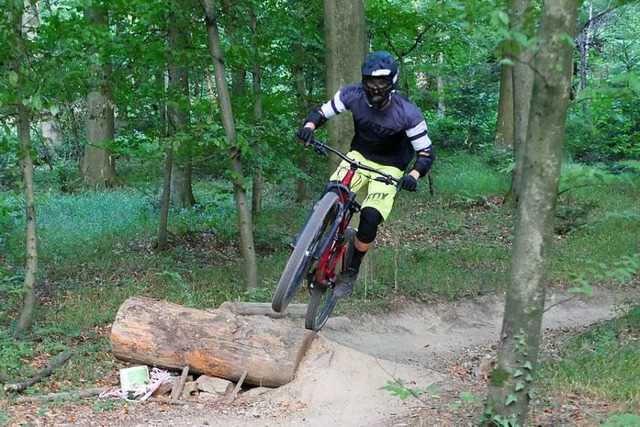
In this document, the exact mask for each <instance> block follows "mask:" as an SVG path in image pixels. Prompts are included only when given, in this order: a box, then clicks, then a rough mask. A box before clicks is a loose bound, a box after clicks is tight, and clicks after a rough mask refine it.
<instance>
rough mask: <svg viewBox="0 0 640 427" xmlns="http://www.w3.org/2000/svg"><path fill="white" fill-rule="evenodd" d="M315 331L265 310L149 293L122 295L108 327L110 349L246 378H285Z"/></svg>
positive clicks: (135, 358) (275, 381) (255, 381)
mask: <svg viewBox="0 0 640 427" xmlns="http://www.w3.org/2000/svg"><path fill="white" fill-rule="evenodd" d="M315 337H316V334H315V333H314V332H311V331H307V330H306V329H302V328H292V327H290V326H288V323H287V322H282V321H278V320H274V319H271V318H268V317H266V316H254V317H248V316H241V315H237V314H235V313H233V312H232V311H229V310H225V309H218V310H207V311H204V310H196V309H193V308H186V307H181V306H179V305H176V304H172V303H169V302H165V301H158V300H153V299H149V298H142V297H138V298H130V299H128V300H126V301H125V302H124V303H123V304H122V306H121V307H120V310H118V313H117V315H116V318H115V321H114V322H113V325H112V327H111V345H112V352H113V355H114V356H115V357H116V358H118V359H121V360H126V361H129V362H133V363H140V364H147V365H153V366H160V367H163V368H169V369H175V370H179V369H182V368H183V367H184V366H186V365H188V366H189V372H193V373H195V374H205V375H209V376H215V377H219V378H225V379H227V380H229V381H234V382H235V381H238V380H239V378H240V377H241V376H242V375H243V373H244V372H245V371H247V376H246V378H245V380H244V382H245V383H247V384H252V385H261V386H266V387H279V386H281V385H284V384H286V383H288V382H290V381H291V380H292V379H293V376H294V374H295V372H296V369H297V368H298V365H299V363H300V361H301V359H302V357H303V356H304V354H305V352H306V351H307V349H308V347H309V344H311V342H312V341H313V339H314V338H315Z"/></svg>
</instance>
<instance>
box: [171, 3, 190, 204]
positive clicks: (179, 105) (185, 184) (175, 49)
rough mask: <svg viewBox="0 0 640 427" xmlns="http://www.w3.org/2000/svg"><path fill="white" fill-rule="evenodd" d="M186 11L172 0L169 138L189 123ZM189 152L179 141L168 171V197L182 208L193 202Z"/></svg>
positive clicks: (187, 22) (181, 130)
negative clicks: (169, 182)
mask: <svg viewBox="0 0 640 427" xmlns="http://www.w3.org/2000/svg"><path fill="white" fill-rule="evenodd" d="M188 13H189V12H188V9H187V7H186V6H185V2H184V1H182V0H175V1H173V7H172V10H171V12H170V13H169V33H168V45H169V50H170V52H171V53H172V57H171V58H170V59H169V94H170V98H171V99H172V101H173V102H172V103H171V106H170V107H168V111H167V118H168V129H167V133H168V137H169V139H172V138H173V139H175V137H174V136H173V135H184V134H186V133H187V132H188V131H189V125H190V111H189V109H190V101H189V68H188V65H187V64H185V63H184V61H185V59H184V53H185V52H186V51H187V50H188V49H189V38H188V32H187V31H188V30H187V28H188V26H189V19H188V18H187V15H188ZM172 145H173V144H172ZM191 151H192V150H191V144H190V143H189V142H188V141H184V142H183V143H181V144H179V148H178V149H176V150H175V152H174V156H173V166H172V171H171V200H172V201H173V202H174V203H175V204H176V205H178V206H181V207H185V208H190V207H192V206H193V205H195V204H196V198H195V197H194V195H193V185H192V181H193V180H192V170H193V165H192V163H191V155H192V154H191Z"/></svg>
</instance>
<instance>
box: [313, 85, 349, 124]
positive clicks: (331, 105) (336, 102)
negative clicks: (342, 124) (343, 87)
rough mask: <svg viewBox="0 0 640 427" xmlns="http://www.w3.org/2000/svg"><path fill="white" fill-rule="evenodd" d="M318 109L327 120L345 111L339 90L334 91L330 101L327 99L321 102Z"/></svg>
mask: <svg viewBox="0 0 640 427" xmlns="http://www.w3.org/2000/svg"><path fill="white" fill-rule="evenodd" d="M320 110H321V111H322V114H324V117H325V118H326V119H327V120H329V119H330V118H332V117H334V116H337V115H338V114H340V113H344V112H345V111H347V107H345V105H344V103H343V102H342V101H341V100H340V91H338V92H336V94H335V96H334V97H333V99H332V100H331V101H327V102H325V103H324V104H322V107H320Z"/></svg>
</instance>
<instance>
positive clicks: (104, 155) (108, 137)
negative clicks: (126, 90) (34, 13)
mask: <svg viewBox="0 0 640 427" xmlns="http://www.w3.org/2000/svg"><path fill="white" fill-rule="evenodd" d="M85 19H86V20H87V21H88V22H89V25H92V26H95V27H99V28H106V27H107V26H108V21H109V19H108V15H107V12H106V9H104V8H103V7H102V6H101V5H95V6H91V7H89V8H88V9H86V10H85ZM110 68H111V67H110V66H109V64H108V63H105V64H101V65H96V66H95V67H94V70H93V71H94V81H93V83H92V90H91V91H90V92H89V95H88V96H87V115H88V117H87V145H86V146H85V149H84V159H83V161H82V176H83V178H84V182H85V184H87V185H89V186H92V187H112V186H114V185H116V184H117V175H116V168H115V162H114V159H113V157H112V156H111V153H110V152H109V151H108V150H107V149H105V148H104V147H103V146H104V143H105V142H107V141H113V138H114V136H115V118H114V114H113V97H112V95H111V90H110V88H109V75H110V74H111V69H110Z"/></svg>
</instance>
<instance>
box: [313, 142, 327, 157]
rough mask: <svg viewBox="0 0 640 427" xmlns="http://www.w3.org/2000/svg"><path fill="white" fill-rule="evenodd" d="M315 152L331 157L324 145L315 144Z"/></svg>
mask: <svg viewBox="0 0 640 427" xmlns="http://www.w3.org/2000/svg"><path fill="white" fill-rule="evenodd" d="M313 151H315V152H316V153H318V154H320V155H322V156H325V157H329V152H328V151H327V149H326V148H324V146H322V145H318V144H314V145H313Z"/></svg>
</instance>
